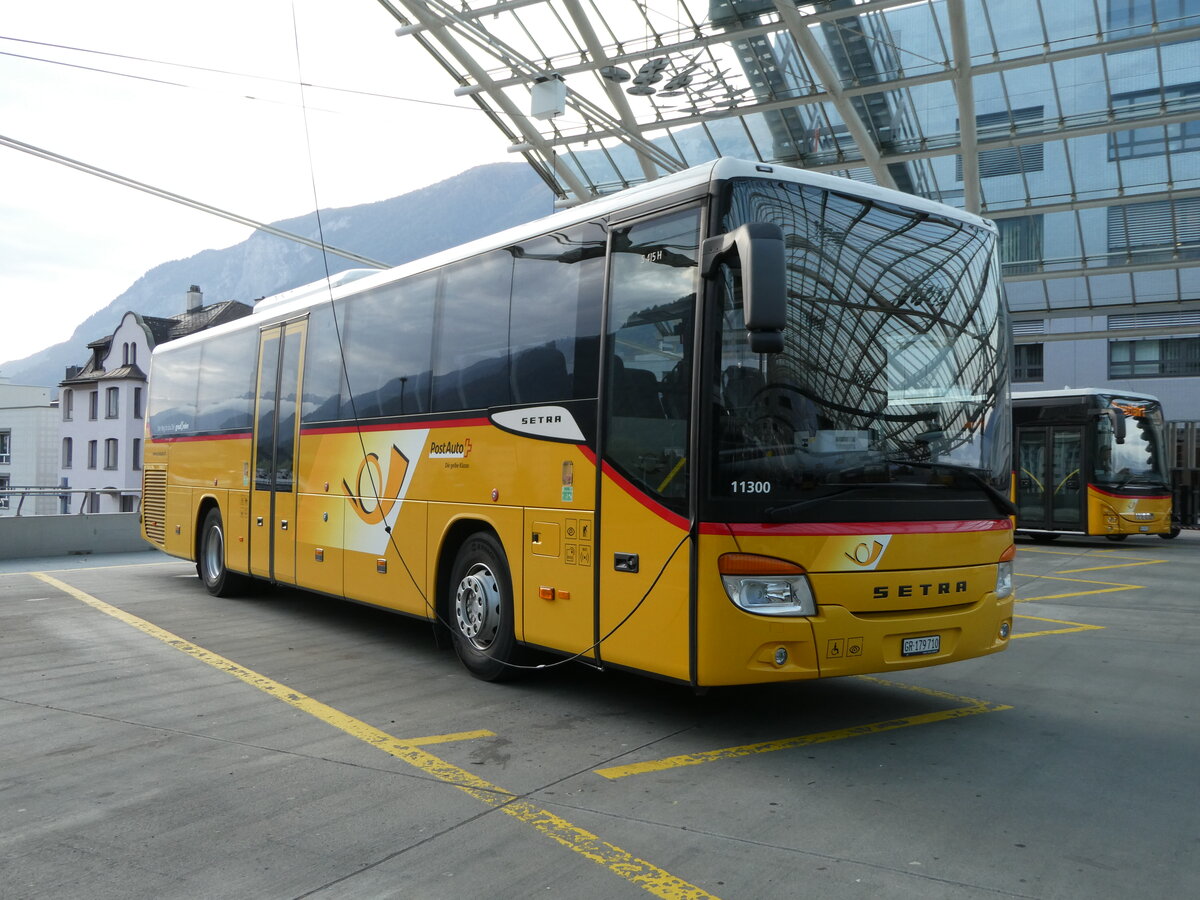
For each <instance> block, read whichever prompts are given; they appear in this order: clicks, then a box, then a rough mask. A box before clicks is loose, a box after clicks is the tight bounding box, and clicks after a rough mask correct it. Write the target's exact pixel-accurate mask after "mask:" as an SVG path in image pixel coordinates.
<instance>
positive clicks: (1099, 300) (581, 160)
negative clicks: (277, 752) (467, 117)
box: [379, 0, 1200, 318]
mask: <svg viewBox="0 0 1200 900" xmlns="http://www.w3.org/2000/svg"><path fill="white" fill-rule="evenodd" d="M379 2H380V3H381V5H382V6H383V7H384V8H386V9H387V10H388V11H389V12H391V14H392V15H393V16H394V17H395V18H396V20H397V22H398V24H399V25H400V27H399V28H398V29H397V34H399V35H401V36H402V39H403V40H406V41H416V42H418V43H419V44H420V46H421V47H422V48H423V49H424V50H425V51H426V52H429V53H431V54H433V55H434V56H435V57H436V58H437V59H438V60H439V62H440V63H441V64H442V66H443V67H444V68H445V69H446V71H447V73H448V74H447V83H446V89H447V91H451V90H453V92H454V93H455V94H456V95H458V96H460V97H461V96H465V97H470V98H472V100H473V101H474V102H475V103H477V104H478V105H479V106H480V107H481V108H483V109H484V110H485V111H487V112H488V113H489V115H490V116H491V118H492V120H493V121H494V122H495V124H496V125H497V127H498V129H499V130H500V131H501V132H502V134H503V136H504V137H503V139H504V140H507V141H508V143H509V145H510V149H511V151H512V152H513V153H516V154H521V155H523V156H524V158H525V159H526V160H528V162H529V163H530V164H531V165H532V166H533V167H534V168H535V169H536V170H537V171H538V172H539V173H540V174H541V176H542V177H543V178H544V179H545V181H546V182H547V184H548V185H549V186H550V187H551V188H552V189H553V191H554V192H555V194H556V195H557V196H558V197H560V198H561V199H562V200H563V202H567V203H569V202H576V201H579V200H583V199H589V198H591V197H594V196H597V195H600V194H603V193H608V192H611V191H614V190H618V189H621V188H623V187H626V186H629V185H631V184H635V183H638V182H641V181H646V180H652V179H654V178H657V177H659V176H661V175H663V174H666V173H669V172H673V171H677V170H679V169H683V168H686V167H688V166H692V165H696V164H697V163H701V162H704V161H706V160H709V159H713V158H715V157H717V156H739V157H744V158H748V159H757V160H761V161H763V162H769V163H775V164H782V165H790V166H796V167H799V168H805V169H811V170H814V171H820V172H829V173H833V174H837V175H843V176H846V177H850V178H855V179H860V180H865V181H870V182H874V183H877V184H881V185H885V186H888V187H894V188H898V189H900V190H902V191H907V192H910V193H913V194H919V195H921V196H925V197H929V198H931V199H933V200H938V201H941V202H943V203H949V204H951V205H955V206H959V207H964V208H966V209H968V210H971V211H976V212H979V213H981V214H982V215H985V216H988V217H990V218H993V219H995V220H996V221H997V224H998V225H999V227H1000V229H1001V246H1002V254H1003V260H1004V264H1005V265H1004V270H1005V280H1006V283H1007V289H1008V295H1009V301H1010V304H1011V305H1012V308H1013V310H1014V312H1016V313H1018V318H1021V317H1022V316H1021V315H1020V314H1021V313H1025V314H1026V315H1025V316H1024V317H1036V316H1047V315H1049V316H1054V315H1088V314H1089V313H1088V310H1098V311H1101V312H1104V313H1110V312H1116V311H1130V310H1134V309H1136V311H1157V310H1162V309H1165V308H1168V307H1165V306H1163V305H1162V304H1168V305H1169V308H1170V309H1179V308H1180V301H1190V300H1193V299H1194V298H1200V0H1056V2H1042V0H1004V2H1002V3H997V2H991V3H988V2H986V0H861V2H855V0H826V2H815V3H800V4H797V3H796V2H794V0H504V2H496V0H471V2H453V3H451V2H446V0H379ZM1185 305H1186V306H1187V307H1188V308H1192V307H1193V305H1195V306H1196V307H1198V308H1200V300H1197V301H1196V303H1195V304H1192V303H1186V304H1185Z"/></svg>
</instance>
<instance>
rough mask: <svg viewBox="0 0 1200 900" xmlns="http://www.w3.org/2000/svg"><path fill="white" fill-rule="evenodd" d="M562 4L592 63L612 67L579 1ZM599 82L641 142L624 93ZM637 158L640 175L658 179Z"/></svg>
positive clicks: (651, 167)
mask: <svg viewBox="0 0 1200 900" xmlns="http://www.w3.org/2000/svg"><path fill="white" fill-rule="evenodd" d="M563 4H564V5H565V6H566V8H567V12H568V13H569V14H570V16H571V21H573V22H574V23H575V27H576V28H578V29H579V35H580V37H582V38H583V45H584V46H585V47H587V49H588V53H590V54H591V56H592V60H593V62H594V63H595V64H596V65H599V66H608V65H612V63H611V62H609V59H608V54H607V53H606V51H605V50H604V47H603V45H601V43H600V38H599V37H598V36H597V35H596V30H595V29H594V28H592V23H591V21H590V20H589V19H588V17H587V14H586V13H584V11H583V8H582V7H581V6H580V5H579V0H563ZM600 82H601V84H603V85H604V90H605V91H606V92H607V93H608V99H609V102H610V103H612V105H613V108H614V109H615V110H616V111H617V116H618V117H619V118H620V120H621V124H622V125H623V126H624V127H625V129H626V130H627V131H629V133H630V134H632V135H634V136H635V137H637V138H638V139H639V140H642V139H643V138H642V130H641V128H640V127H639V126H638V122H637V116H635V115H634V114H633V110H632V109H630V108H629V101H628V100H626V99H625V93H624V92H623V91H622V90H621V87H620V85H617V84H614V83H613V82H611V81H609V80H608V79H607V78H601V79H600ZM635 149H636V148H635ZM637 158H638V162H639V163H640V164H641V166H642V174H643V175H645V176H646V180H647V181H654V179H656V178H657V177H658V172H657V170H656V169H655V168H654V164H653V163H652V162H651V161H650V160H648V159H647V158H646V156H645V154H643V153H638V155H637Z"/></svg>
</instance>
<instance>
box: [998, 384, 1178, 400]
mask: <svg viewBox="0 0 1200 900" xmlns="http://www.w3.org/2000/svg"><path fill="white" fill-rule="evenodd" d="M1099 394H1105V395H1107V396H1110V397H1128V398H1129V399H1130V400H1153V401H1154V402H1155V403H1158V402H1159V401H1158V398H1157V397H1155V396H1154V395H1153V394H1143V393H1142V392H1141V391H1126V390H1123V389H1122V388H1110V387H1099V388H1063V389H1062V390H1061V391H1012V394H1011V396H1012V398H1013V399H1014V400H1053V399H1054V398H1056V397H1095V396H1097V395H1099Z"/></svg>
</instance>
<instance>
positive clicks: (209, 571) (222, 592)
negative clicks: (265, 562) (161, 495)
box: [196, 506, 249, 597]
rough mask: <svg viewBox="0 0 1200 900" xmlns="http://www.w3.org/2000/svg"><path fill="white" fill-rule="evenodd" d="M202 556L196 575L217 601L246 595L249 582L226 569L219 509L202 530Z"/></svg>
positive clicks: (205, 519) (223, 528) (200, 553)
mask: <svg viewBox="0 0 1200 900" xmlns="http://www.w3.org/2000/svg"><path fill="white" fill-rule="evenodd" d="M199 550H200V552H199V553H198V554H197V556H196V574H197V575H199V576H200V580H201V581H202V582H204V587H205V588H206V589H207V590H208V592H209V593H210V594H212V595H213V596H214V597H232V596H235V595H236V594H240V593H242V592H243V591H244V590H245V589H246V587H247V585H248V584H249V579H248V578H247V577H246V576H245V575H239V574H237V573H236V572H230V571H229V570H228V569H226V568H225V526H224V525H223V524H222V522H221V511H220V510H219V509H217V508H216V507H215V506H214V507H213V508H212V509H210V510H209V511H208V514H207V515H206V516H205V517H204V524H203V525H202V526H201V527H200V544H199Z"/></svg>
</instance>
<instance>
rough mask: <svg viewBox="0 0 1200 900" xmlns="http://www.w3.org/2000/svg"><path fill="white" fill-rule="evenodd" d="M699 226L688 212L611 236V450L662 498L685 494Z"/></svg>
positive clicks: (691, 211)
mask: <svg viewBox="0 0 1200 900" xmlns="http://www.w3.org/2000/svg"><path fill="white" fill-rule="evenodd" d="M699 225H700V216H699V211H698V210H696V209H687V210H683V211H680V212H674V213H668V214H666V215H664V216H661V217H659V218H656V219H651V220H648V221H643V222H638V223H636V224H634V225H632V226H628V227H625V228H620V229H617V230H615V231H614V233H613V241H612V246H613V251H612V253H613V256H612V262H611V273H612V274H611V276H610V277H611V279H612V280H611V284H610V287H609V297H610V301H609V317H610V318H609V323H608V332H609V334H608V348H609V349H608V353H609V359H608V364H607V367H606V371H607V373H608V394H607V400H606V404H607V407H608V416H607V420H608V432H607V434H608V436H607V447H606V451H605V452H606V454H607V456H608V457H609V458H610V459H611V460H612V461H613V462H614V463H616V464H617V466H618V467H620V468H621V470H622V471H623V472H624V473H625V474H626V475H627V476H629V477H630V478H631V479H632V480H633V481H634V482H635V483H637V484H638V485H639V486H640V487H642V488H643V489H645V490H647V491H648V492H649V493H651V494H654V495H657V496H660V497H663V498H680V499H681V498H683V497H685V496H686V491H687V482H688V474H687V465H688V458H687V447H688V427H689V419H690V409H691V383H692V376H691V373H692V360H693V349H694V348H693V346H692V345H693V334H694V325H693V320H694V315H695V302H696V281H697V271H698V270H697V262H696V255H697V246H698V244H699V235H700V228H699Z"/></svg>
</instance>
